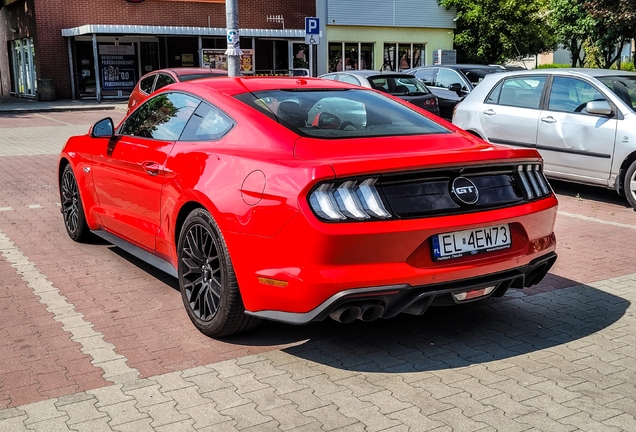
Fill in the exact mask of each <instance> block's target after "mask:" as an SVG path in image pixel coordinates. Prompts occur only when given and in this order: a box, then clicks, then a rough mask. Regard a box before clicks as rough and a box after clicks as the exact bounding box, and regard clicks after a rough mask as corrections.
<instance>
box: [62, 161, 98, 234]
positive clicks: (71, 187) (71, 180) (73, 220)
mask: <svg viewBox="0 0 636 432" xmlns="http://www.w3.org/2000/svg"><path fill="white" fill-rule="evenodd" d="M60 199H61V201H62V214H63V215H64V226H65V227H66V232H67V233H68V235H69V237H70V238H72V239H73V240H75V241H76V242H82V241H85V240H86V239H87V238H88V237H89V236H90V233H91V232H90V228H89V227H88V224H87V223H86V217H85V216H84V206H82V198H81V197H80V194H79V189H78V187H77V180H76V179H75V174H73V168H71V166H70V165H67V166H66V168H64V171H63V172H62V178H61V180H60Z"/></svg>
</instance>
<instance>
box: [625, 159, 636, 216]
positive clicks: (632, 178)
mask: <svg viewBox="0 0 636 432" xmlns="http://www.w3.org/2000/svg"><path fill="white" fill-rule="evenodd" d="M623 187H624V188H625V197H626V198H627V201H628V202H629V205H631V206H632V207H633V208H634V210H636V161H634V162H632V164H631V165H630V166H629V168H627V172H626V173H625V183H623Z"/></svg>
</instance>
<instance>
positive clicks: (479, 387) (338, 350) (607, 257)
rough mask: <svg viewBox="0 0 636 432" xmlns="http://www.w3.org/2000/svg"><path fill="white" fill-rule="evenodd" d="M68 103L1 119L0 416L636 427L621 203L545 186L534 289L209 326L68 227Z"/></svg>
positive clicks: (204, 424) (134, 425)
mask: <svg viewBox="0 0 636 432" xmlns="http://www.w3.org/2000/svg"><path fill="white" fill-rule="evenodd" d="M25 115H30V116H33V117H28V120H25V119H26V118H27V117H24V116H25ZM74 115H75V116H76V117H73V115H71V114H69V115H67V116H65V115H57V114H54V113H45V114H37V115H36V114H20V116H17V117H16V118H14V119H11V120H10V121H11V123H12V124H13V126H15V127H10V126H11V125H9V126H7V124H6V123H5V126H4V127H3V123H2V117H1V116H0V281H1V282H0V432H5V431H6V432H14V431H46V432H48V431H102V430H103V431H214V432H216V431H226V430H227V431H270V430H271V431H303V432H305V431H307V432H309V431H579V430H580V431H594V432H595V431H605V430H607V431H635V430H636V314H635V308H634V305H633V304H634V302H635V301H636V263H634V257H633V253H632V250H633V245H634V244H636V214H635V213H634V212H633V211H631V209H629V208H627V207H626V206H625V205H624V204H623V203H622V201H620V199H618V198H617V199H616V200H613V198H610V199H609V200H606V199H605V196H604V195H603V196H602V197H601V198H600V199H591V198H588V196H587V195H586V194H587V192H588V189H578V188H575V189H574V190H575V191H576V193H569V191H570V190H571V189H566V188H560V189H559V190H562V191H563V194H560V196H559V199H560V211H559V217H558V220H557V227H556V232H557V238H558V241H559V244H558V252H559V254H560V257H559V260H558V261H557V264H556V265H555V267H554V268H553V270H552V271H551V273H550V275H549V276H548V277H547V278H546V280H545V281H544V282H542V283H541V284H539V285H538V286H536V287H533V288H532V289H527V290H523V291H512V292H510V293H509V294H508V295H506V296H505V297H503V298H501V299H491V300H489V301H484V302H477V303H470V304H466V305H463V306H460V307H453V308H437V309H434V310H431V311H429V312H427V314H425V315H424V316H422V317H414V316H409V315H403V316H399V317H396V318H394V319H391V320H378V321H374V322H372V323H361V322H356V323H352V324H350V325H346V326H345V325H340V324H337V323H333V322H329V321H325V322H323V323H315V324H312V325H309V326H301V327H296V326H287V325H283V324H278V323H264V324H263V325H262V326H261V327H260V328H259V329H257V330H256V332H253V333H252V334H248V335H245V336H241V337H239V338H234V339H226V340H209V339H207V338H204V337H201V335H200V334H198V332H196V330H193V329H192V328H191V325H190V323H189V322H188V321H187V317H185V313H183V312H182V309H181V306H180V304H179V303H180V299H179V294H178V292H176V291H175V290H174V289H173V288H172V287H171V285H170V282H169V281H165V280H163V279H161V278H160V277H159V276H157V275H156V273H152V272H151V271H148V270H144V268H143V267H140V266H139V264H134V261H133V260H131V259H130V258H129V257H126V256H124V255H120V254H117V253H115V252H114V251H113V249H112V248H110V247H108V246H107V245H103V244H102V245H99V244H98V245H91V246H86V245H78V244H75V243H73V242H71V241H69V240H68V239H66V238H65V237H64V234H65V233H63V228H62V226H61V222H60V216H59V209H58V208H57V207H56V204H55V202H56V194H57V191H56V186H55V178H54V177H55V176H54V167H55V161H56V156H55V155H56V154H57V152H59V149H60V148H61V145H62V143H63V139H65V134H67V133H69V132H72V133H75V132H74V129H73V128H77V129H78V130H82V131H83V132H84V131H86V130H87V126H88V124H90V123H86V121H85V120H86V119H88V118H89V117H90V118H93V117H99V116H100V114H98V113H96V114H94V116H86V117H85V118H84V117H81V116H82V115H81V114H79V113H78V114H74ZM109 115H110V114H109ZM73 119H75V120H73ZM20 121H33V122H34V123H33V124H32V125H28V124H27V125H25V124H20V123H19V122H20ZM53 123H56V125H54V124H53ZM19 128H24V130H25V131H28V132H29V134H20V133H18V132H16V130H17V129H19ZM38 128H39V129H38ZM44 128H48V129H44ZM71 129H73V130H71ZM8 131H11V132H8ZM83 132H82V133H83ZM9 136H10V137H11V140H7V137H9ZM17 140H22V141H21V144H20V145H15V144H16V141H17ZM9 141H11V142H9ZM579 191H580V192H581V193H580V194H579ZM594 193H596V192H594ZM55 227H58V228H61V229H56V228H55ZM60 231H61V232H60ZM119 278H121V280H120V279H119ZM140 302H141V303H143V304H145V305H147V308H146V310H145V311H144V313H145V315H141V316H140V315H137V314H135V313H134V307H135V306H137V305H138V304H139V303H140Z"/></svg>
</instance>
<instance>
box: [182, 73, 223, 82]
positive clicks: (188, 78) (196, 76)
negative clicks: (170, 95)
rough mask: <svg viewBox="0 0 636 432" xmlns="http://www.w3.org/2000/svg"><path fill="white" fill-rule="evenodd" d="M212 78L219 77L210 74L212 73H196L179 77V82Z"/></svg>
mask: <svg viewBox="0 0 636 432" xmlns="http://www.w3.org/2000/svg"><path fill="white" fill-rule="evenodd" d="M213 76H219V75H218V74H212V73H197V74H191V75H179V79H180V80H181V81H192V80H195V79H199V78H210V77H213Z"/></svg>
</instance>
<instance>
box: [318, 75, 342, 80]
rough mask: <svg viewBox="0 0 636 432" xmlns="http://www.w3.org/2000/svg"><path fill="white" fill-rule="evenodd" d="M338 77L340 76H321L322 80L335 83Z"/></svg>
mask: <svg viewBox="0 0 636 432" xmlns="http://www.w3.org/2000/svg"><path fill="white" fill-rule="evenodd" d="M337 76H338V75H335V74H330V75H323V76H321V77H320V78H322V79H326V80H332V81H333V80H335V79H336V77H337Z"/></svg>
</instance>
